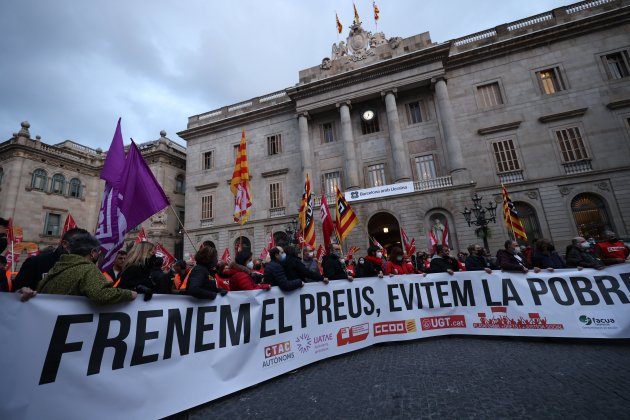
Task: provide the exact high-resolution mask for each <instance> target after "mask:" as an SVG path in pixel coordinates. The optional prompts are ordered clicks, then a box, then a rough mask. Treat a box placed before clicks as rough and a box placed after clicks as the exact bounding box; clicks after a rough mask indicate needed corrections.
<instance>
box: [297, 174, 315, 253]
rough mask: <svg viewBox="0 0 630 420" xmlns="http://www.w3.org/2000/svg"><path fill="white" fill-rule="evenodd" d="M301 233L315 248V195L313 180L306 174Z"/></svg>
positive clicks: (301, 209) (306, 242)
mask: <svg viewBox="0 0 630 420" xmlns="http://www.w3.org/2000/svg"><path fill="white" fill-rule="evenodd" d="M300 233H301V234H302V237H303V238H304V243H305V244H308V245H310V246H311V248H313V249H315V247H316V246H315V219H314V218H313V195H312V194H311V180H310V179H309V177H308V174H306V182H305V183H304V195H303V196H302V205H301V206H300Z"/></svg>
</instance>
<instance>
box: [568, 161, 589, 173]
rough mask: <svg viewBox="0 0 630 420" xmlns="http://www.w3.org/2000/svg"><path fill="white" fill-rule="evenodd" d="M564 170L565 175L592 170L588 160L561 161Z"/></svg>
mask: <svg viewBox="0 0 630 420" xmlns="http://www.w3.org/2000/svg"><path fill="white" fill-rule="evenodd" d="M562 166H564V171H565V172H566V174H567V175H570V174H579V173H581V172H589V171H592V170H593V167H592V166H591V161H590V160H581V161H579V162H569V163H563V164H562Z"/></svg>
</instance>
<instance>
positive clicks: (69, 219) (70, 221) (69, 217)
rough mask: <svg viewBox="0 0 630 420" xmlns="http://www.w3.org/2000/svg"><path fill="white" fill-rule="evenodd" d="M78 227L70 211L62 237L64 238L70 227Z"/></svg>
mask: <svg viewBox="0 0 630 420" xmlns="http://www.w3.org/2000/svg"><path fill="white" fill-rule="evenodd" d="M76 227H77V224H76V223H75V222H74V219H73V218H72V215H71V214H70V213H68V215H67V216H66V221H65V223H64V224H63V232H61V237H62V238H63V235H65V234H66V232H67V231H69V230H70V229H76Z"/></svg>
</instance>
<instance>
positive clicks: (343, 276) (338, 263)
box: [323, 244, 353, 281]
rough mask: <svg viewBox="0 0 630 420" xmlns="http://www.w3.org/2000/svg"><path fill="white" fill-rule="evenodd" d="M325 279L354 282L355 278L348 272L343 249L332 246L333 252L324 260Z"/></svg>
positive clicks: (336, 245)
mask: <svg viewBox="0 0 630 420" xmlns="http://www.w3.org/2000/svg"><path fill="white" fill-rule="evenodd" d="M323 260H324V263H323V266H324V277H326V278H328V279H329V280H350V281H352V280H353V277H352V276H351V275H349V274H348V273H347V272H346V269H345V266H346V265H345V261H344V258H343V257H342V255H341V247H340V246H339V245H338V244H332V252H331V253H330V255H326V256H325V257H324V258H323Z"/></svg>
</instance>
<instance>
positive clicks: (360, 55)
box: [340, 24, 374, 61]
mask: <svg viewBox="0 0 630 420" xmlns="http://www.w3.org/2000/svg"><path fill="white" fill-rule="evenodd" d="M340 44H341V43H340ZM348 47H349V51H350V52H352V55H350V56H349V57H348V60H349V61H360V60H365V59H366V58H367V57H369V56H371V55H374V51H372V50H371V49H370V34H369V32H366V31H364V30H363V27H361V24H354V25H352V26H351V27H350V34H349V35H348Z"/></svg>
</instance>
